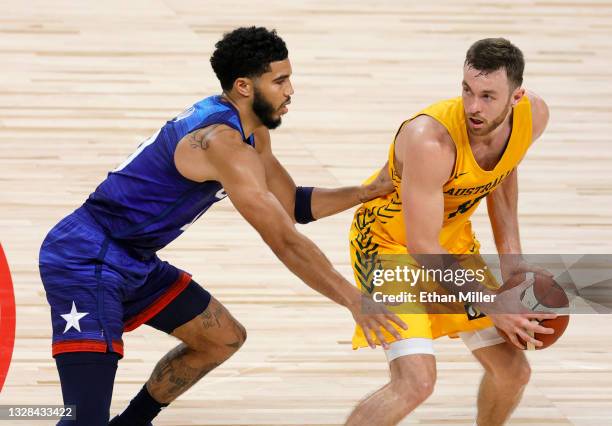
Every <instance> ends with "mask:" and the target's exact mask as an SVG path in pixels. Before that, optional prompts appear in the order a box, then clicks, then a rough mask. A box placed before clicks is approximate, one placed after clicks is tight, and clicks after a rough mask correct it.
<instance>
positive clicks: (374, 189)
mask: <svg viewBox="0 0 612 426" xmlns="http://www.w3.org/2000/svg"><path fill="white" fill-rule="evenodd" d="M255 148H256V150H257V152H258V153H259V155H260V157H261V159H262V162H263V164H264V168H265V173H266V183H267V185H268V188H269V189H270V191H271V192H272V193H273V194H274V195H275V196H276V198H278V200H279V201H280V203H281V204H282V206H283V208H284V209H285V211H286V212H287V213H288V214H289V216H290V217H291V218H292V219H293V221H294V222H300V223H307V222H309V221H312V220H316V219H321V218H324V217H327V216H331V215H334V214H336V213H339V212H342V211H344V210H347V209H350V208H351V207H354V206H356V205H358V204H361V203H364V202H366V201H368V200H371V199H373V198H376V197H380V196H382V195H385V194H388V193H390V192H391V191H392V190H393V184H392V183H391V178H390V177H389V172H388V167H387V165H386V164H385V166H384V167H383V168H382V169H381V171H380V172H379V174H378V177H377V178H376V179H374V181H372V182H370V183H369V184H367V185H356V186H345V187H339V188H318V187H316V188H299V189H298V187H297V186H296V184H295V182H294V181H293V179H292V178H291V176H290V175H289V173H288V172H287V170H286V169H285V168H284V167H283V165H282V164H281V163H280V162H279V161H278V159H277V158H276V157H275V156H274V154H273V153H272V148H271V143H270V133H269V131H268V129H265V128H260V129H258V130H257V131H256V132H255ZM301 198H302V199H301ZM296 204H297V206H296ZM296 207H297V208H296ZM304 209H306V212H304Z"/></svg>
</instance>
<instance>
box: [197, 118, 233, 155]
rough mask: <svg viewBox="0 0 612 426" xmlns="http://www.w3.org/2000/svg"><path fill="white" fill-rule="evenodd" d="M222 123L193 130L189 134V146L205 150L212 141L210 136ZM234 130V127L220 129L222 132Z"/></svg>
mask: <svg viewBox="0 0 612 426" xmlns="http://www.w3.org/2000/svg"><path fill="white" fill-rule="evenodd" d="M219 126H220V124H213V125H212V126H209V127H207V128H205V129H200V130H196V131H195V132H191V133H190V134H189V146H190V147H192V148H199V149H202V150H205V149H207V148H208V144H209V142H210V137H211V135H212V134H213V132H214V131H215V129H216V128H217V127H219ZM227 131H233V129H228V128H224V129H220V130H219V133H220V132H227Z"/></svg>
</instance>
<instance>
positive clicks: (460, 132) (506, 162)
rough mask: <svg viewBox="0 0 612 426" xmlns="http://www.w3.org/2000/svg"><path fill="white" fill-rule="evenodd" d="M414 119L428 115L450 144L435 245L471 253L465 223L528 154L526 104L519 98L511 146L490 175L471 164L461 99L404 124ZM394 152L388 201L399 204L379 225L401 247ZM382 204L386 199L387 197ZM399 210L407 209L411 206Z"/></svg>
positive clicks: (473, 161) (529, 132) (529, 136)
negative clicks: (452, 149)
mask: <svg viewBox="0 0 612 426" xmlns="http://www.w3.org/2000/svg"><path fill="white" fill-rule="evenodd" d="M419 115H428V116H430V117H432V118H434V119H435V120H436V121H438V122H439V123H440V124H442V125H443V126H444V127H445V128H446V130H447V131H448V133H449V135H450V137H451V139H452V140H453V142H454V143H455V149H456V158H455V166H454V168H453V173H452V175H451V177H450V178H449V180H448V181H447V182H446V183H445V184H444V186H443V188H442V191H443V192H444V221H443V224H442V231H441V233H440V245H441V246H442V247H444V248H446V249H447V250H448V251H449V252H451V253H455V254H464V253H473V252H476V251H478V248H479V244H478V242H477V240H476V239H475V238H474V236H473V233H472V225H471V222H470V217H471V215H472V213H474V211H475V210H476V208H477V207H478V205H479V204H480V201H481V200H482V199H483V198H485V197H486V196H487V195H488V194H489V193H490V192H491V191H493V190H494V189H495V188H496V187H497V186H498V185H500V184H501V183H502V182H503V180H504V179H505V178H506V177H507V176H508V175H509V174H510V173H511V172H512V170H514V168H515V167H516V166H517V165H518V163H519V162H520V161H521V159H522V158H523V156H524V155H525V153H526V151H527V149H528V148H529V145H530V144H531V141H532V122H531V105H530V103H529V99H528V98H527V96H523V98H522V99H521V101H520V102H519V103H518V104H517V105H516V106H514V111H513V117H512V132H511V135H510V140H509V141H508V143H507V145H506V149H505V150H504V153H503V155H502V157H501V158H500V160H499V162H498V163H497V165H496V166H495V168H494V169H493V170H490V171H487V170H483V169H482V168H481V167H480V166H479V165H478V163H477V162H476V159H475V158H474V155H473V153H472V149H471V147H470V141H469V138H468V134H467V128H466V123H465V114H464V110H463V101H462V99H461V98H460V97H459V98H454V99H450V100H446V101H442V102H438V103H436V104H433V105H431V106H429V107H428V108H425V109H424V110H422V111H420V112H419V113H417V114H415V115H414V116H413V117H411V118H410V119H409V120H408V121H410V120H412V119H414V118H415V117H417V116H419ZM402 124H403V123H402ZM394 151H395V140H394V141H393V143H392V144H391V147H390V149H389V173H390V175H391V176H392V178H393V183H394V186H395V196H393V195H392V196H391V197H390V198H391V200H394V201H395V203H398V204H396V206H395V207H396V208H392V209H391V211H390V212H389V211H388V210H389V209H386V210H387V211H385V212H384V216H383V217H382V219H383V221H384V222H386V223H385V224H383V227H384V228H385V232H384V234H385V235H384V236H385V239H389V240H390V241H389V242H394V243H396V244H401V245H404V246H405V244H406V230H405V226H404V221H403V215H402V214H401V213H400V209H399V208H398V207H399V206H400V205H401V202H400V201H399V194H400V186H401V179H400V177H399V175H398V173H397V171H396V169H395V161H394V157H395V156H394ZM432 161H433V159H432ZM386 198H387V199H389V197H386ZM373 201H374V200H373ZM366 204H367V203H366ZM402 208H410V206H403V207H402ZM385 216H389V217H385ZM408 232H410V230H408Z"/></svg>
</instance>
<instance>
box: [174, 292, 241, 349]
mask: <svg viewBox="0 0 612 426" xmlns="http://www.w3.org/2000/svg"><path fill="white" fill-rule="evenodd" d="M171 334H172V335H173V336H175V337H177V338H178V339H180V340H182V341H183V342H185V343H186V344H187V345H188V346H189V347H190V348H192V349H196V350H207V349H210V347H211V346H217V347H218V346H221V347H224V348H226V349H228V350H229V351H232V350H236V349H238V348H239V347H240V346H242V344H243V343H244V341H245V340H246V330H245V328H244V327H243V326H242V324H240V322H238V320H236V318H234V317H233V315H232V314H231V313H230V312H229V310H228V309H227V308H226V307H225V306H223V304H222V303H221V302H219V301H218V300H217V299H215V298H214V297H212V296H211V298H210V302H209V303H208V306H207V307H206V309H204V310H203V311H202V312H201V313H199V314H198V315H196V316H195V317H194V318H193V319H191V320H189V321H187V322H186V323H184V324H183V325H181V326H179V327H177V328H176V329H175V330H174V331H173V332H172V333H171Z"/></svg>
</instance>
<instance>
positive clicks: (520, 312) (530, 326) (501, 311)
mask: <svg viewBox="0 0 612 426" xmlns="http://www.w3.org/2000/svg"><path fill="white" fill-rule="evenodd" d="M534 282H535V278H534V275H533V273H527V274H526V279H525V281H523V282H522V283H521V284H519V285H517V286H515V287H513V288H511V289H509V290H506V291H502V292H500V293H497V295H496V296H495V303H492V304H489V305H488V306H487V307H486V308H485V307H484V306H482V307H481V309H482V310H483V311H484V312H485V313H486V314H487V316H488V317H489V318H491V320H492V321H493V324H495V326H496V327H497V328H499V329H500V330H502V331H503V332H505V333H506V334H507V335H508V338H509V339H510V341H511V342H512V344H514V346H516V347H517V348H519V349H525V348H524V346H523V345H522V344H521V343H520V341H519V337H520V338H521V339H523V340H524V341H525V342H527V343H531V344H533V345H534V346H536V347H540V346H542V345H543V343H542V342H541V341H539V340H537V339H535V338H534V337H532V336H533V335H535V333H540V334H553V333H554V332H555V330H554V329H552V328H546V327H543V326H542V325H540V324H539V321H542V320H545V319H555V318H557V314H554V313H548V312H534V311H532V310H530V309H528V308H527V307H526V306H525V305H524V304H523V302H522V301H521V298H522V294H523V292H524V291H525V290H527V289H528V288H529V287H530V286H532V285H533V284H534Z"/></svg>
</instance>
